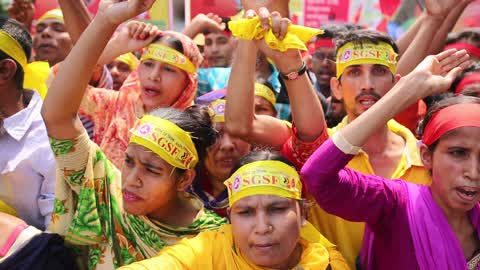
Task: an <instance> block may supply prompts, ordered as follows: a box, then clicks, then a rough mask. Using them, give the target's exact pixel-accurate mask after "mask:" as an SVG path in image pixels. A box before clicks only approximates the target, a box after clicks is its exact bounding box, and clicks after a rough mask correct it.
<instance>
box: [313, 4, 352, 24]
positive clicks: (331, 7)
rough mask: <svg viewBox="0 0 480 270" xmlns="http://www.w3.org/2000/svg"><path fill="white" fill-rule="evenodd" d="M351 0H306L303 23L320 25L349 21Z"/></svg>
mask: <svg viewBox="0 0 480 270" xmlns="http://www.w3.org/2000/svg"><path fill="white" fill-rule="evenodd" d="M349 5H350V0H304V8H303V23H304V25H305V26H309V27H315V28H318V27H320V25H321V24H325V23H333V22H339V23H345V22H348V19H349V17H348V15H349V14H348V12H349Z"/></svg>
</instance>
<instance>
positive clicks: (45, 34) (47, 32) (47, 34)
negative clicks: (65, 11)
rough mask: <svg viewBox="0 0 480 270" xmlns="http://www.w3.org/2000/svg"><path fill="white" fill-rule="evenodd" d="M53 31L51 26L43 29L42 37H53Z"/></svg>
mask: <svg viewBox="0 0 480 270" xmlns="http://www.w3.org/2000/svg"><path fill="white" fill-rule="evenodd" d="M51 31H52V29H51V28H50V26H47V27H45V29H43V31H42V33H41V34H40V36H41V37H42V38H49V37H52V32H51Z"/></svg>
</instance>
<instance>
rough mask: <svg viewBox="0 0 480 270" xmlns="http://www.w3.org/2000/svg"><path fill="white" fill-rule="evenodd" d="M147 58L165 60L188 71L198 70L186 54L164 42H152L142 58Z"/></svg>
mask: <svg viewBox="0 0 480 270" xmlns="http://www.w3.org/2000/svg"><path fill="white" fill-rule="evenodd" d="M145 59H153V60H157V61H160V62H164V63H167V64H170V65H172V66H176V67H178V68H179V69H182V70H185V71H186V72H188V73H194V72H195V71H197V68H196V67H195V65H194V64H193V63H192V62H190V60H189V59H188V58H187V57H186V56H185V55H183V54H181V53H180V52H178V51H176V50H174V49H172V48H170V47H167V46H165V45H162V44H150V45H149V46H148V48H147V50H146V51H145V53H144V54H143V55H142V58H141V59H140V60H145Z"/></svg>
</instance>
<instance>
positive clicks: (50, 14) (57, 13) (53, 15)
mask: <svg viewBox="0 0 480 270" xmlns="http://www.w3.org/2000/svg"><path fill="white" fill-rule="evenodd" d="M46 19H57V20H60V21H62V22H63V21H64V20H63V13H62V10H61V9H59V8H55V9H52V10H49V11H47V12H45V13H44V14H43V15H42V16H41V17H40V19H38V21H37V23H41V22H42V21H44V20H46Z"/></svg>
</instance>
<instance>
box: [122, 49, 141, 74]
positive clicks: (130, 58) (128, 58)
mask: <svg viewBox="0 0 480 270" xmlns="http://www.w3.org/2000/svg"><path fill="white" fill-rule="evenodd" d="M117 60H118V61H120V62H123V63H125V64H127V65H128V66H129V67H130V71H132V70H134V69H135V68H136V67H137V65H138V59H137V57H135V55H133V53H125V54H122V55H120V56H119V57H117Z"/></svg>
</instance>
